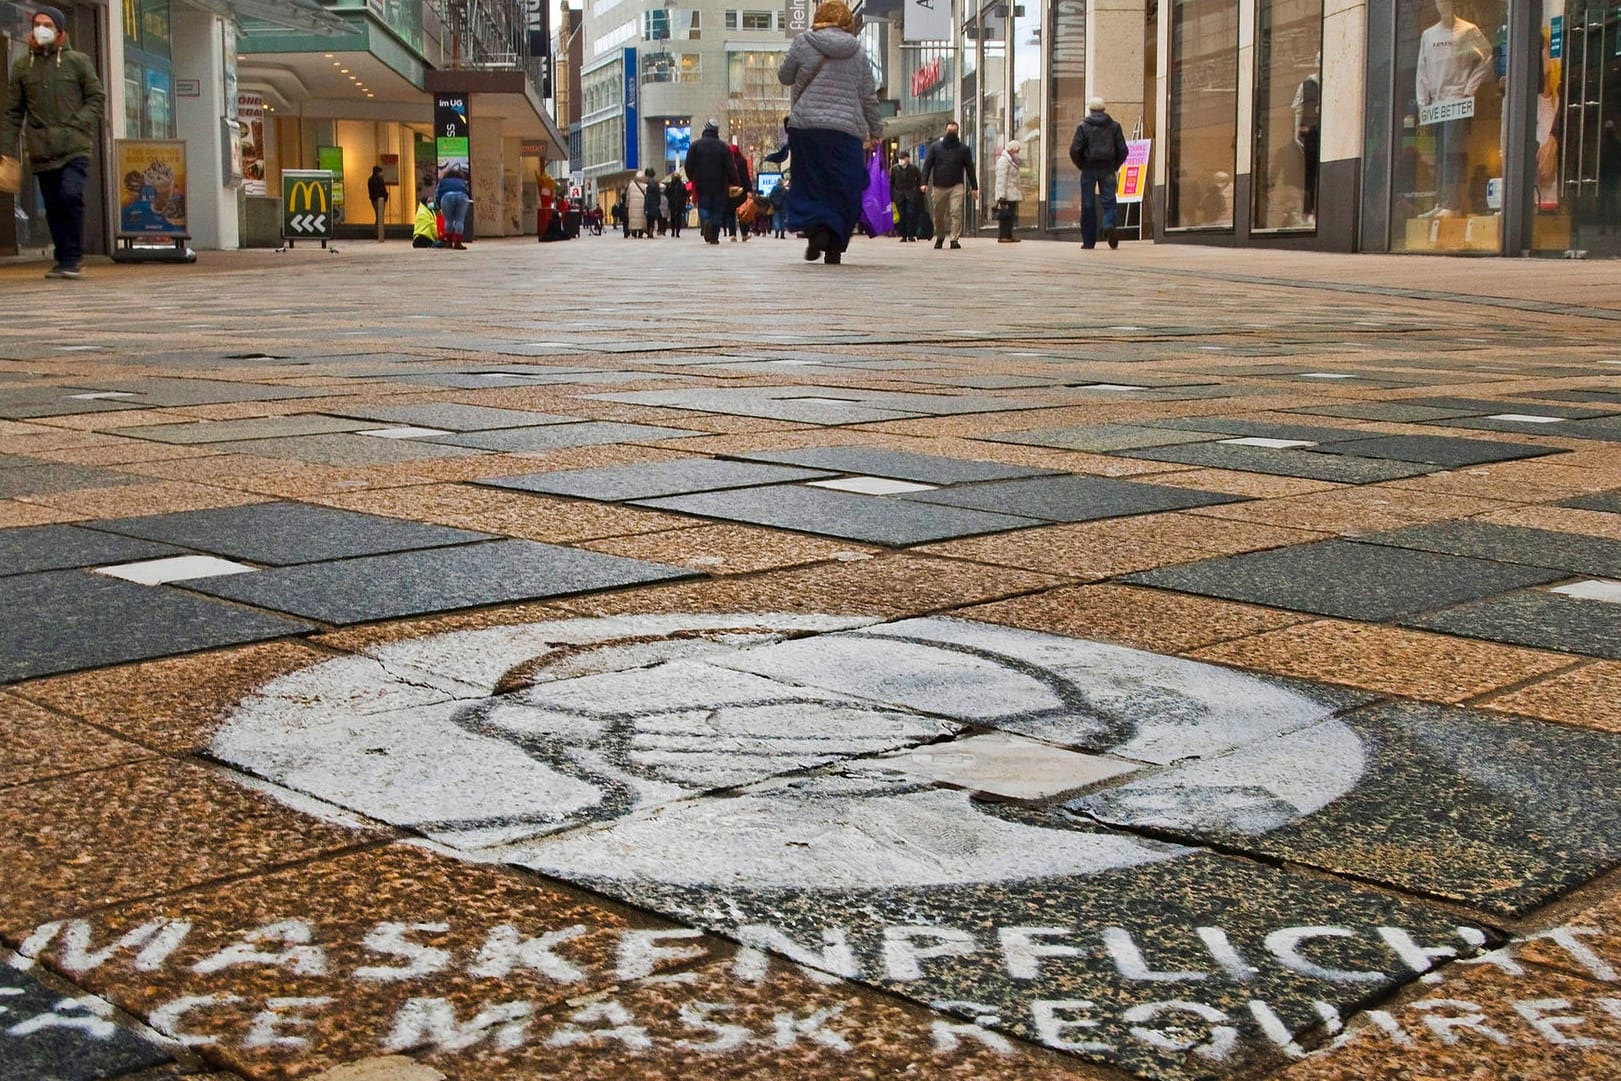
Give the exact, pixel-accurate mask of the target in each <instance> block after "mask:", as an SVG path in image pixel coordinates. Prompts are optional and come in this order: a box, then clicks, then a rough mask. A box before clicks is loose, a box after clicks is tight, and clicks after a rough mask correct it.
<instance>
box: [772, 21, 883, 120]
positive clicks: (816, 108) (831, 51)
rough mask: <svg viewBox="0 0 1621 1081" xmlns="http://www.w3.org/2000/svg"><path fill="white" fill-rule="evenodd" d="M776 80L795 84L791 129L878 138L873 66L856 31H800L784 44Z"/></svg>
mask: <svg viewBox="0 0 1621 1081" xmlns="http://www.w3.org/2000/svg"><path fill="white" fill-rule="evenodd" d="M824 57H825V58H826V63H823V58H824ZM818 64H820V65H821V69H820V70H817V65H818ZM813 73H814V77H813ZM777 80H778V81H779V82H781V83H782V84H783V85H784V86H792V87H793V88H794V106H793V108H792V109H791V110H789V113H788V125H789V126H790V127H794V128H821V129H824V130H832V131H843V132H848V133H849V134H851V135H854V136H855V137H856V138H857V139H869V138H870V139H881V138H883V134H884V122H883V119H882V118H881V117H880V116H879V115H878V92H877V89H876V88H875V87H874V86H873V81H872V65H871V64H869V63H868V62H867V52H866V50H865V49H863V48H862V47H861V42H860V41H859V40H857V39H856V37H855V35H853V34H850V33H849V32H847V31H844V30H840V29H839V28H837V27H833V26H829V27H824V28H822V29H821V30H807V31H805V32H804V33H803V34H800V35H799V36H798V37H796V38H795V39H794V43H793V44H792V45H790V46H789V47H788V55H787V56H785V57H783V61H782V65H781V66H780V67H779V68H777Z"/></svg>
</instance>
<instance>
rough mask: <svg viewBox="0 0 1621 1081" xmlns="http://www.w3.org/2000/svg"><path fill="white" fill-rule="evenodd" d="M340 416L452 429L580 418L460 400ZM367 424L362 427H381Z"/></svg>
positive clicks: (521, 425) (343, 411)
mask: <svg viewBox="0 0 1621 1081" xmlns="http://www.w3.org/2000/svg"><path fill="white" fill-rule="evenodd" d="M335 412H336V413H338V414H339V415H340V416H345V417H360V418H363V419H365V420H372V421H386V422H388V423H390V424H404V425H411V426H413V427H418V428H442V429H444V430H445V431H450V432H475V431H489V430H491V429H494V428H527V427H532V426H534V425H537V424H571V423H574V422H576V421H578V420H579V419H580V418H579V417H565V416H559V415H557V414H555V413H536V412H531V411H529V410H525V409H492V408H490V407H488V406H482V405H460V404H458V403H456V402H430V403H425V404H423V405H391V406H369V407H361V408H355V409H340V410H335ZM378 426H379V425H375V424H363V425H360V427H362V428H373V427H378Z"/></svg>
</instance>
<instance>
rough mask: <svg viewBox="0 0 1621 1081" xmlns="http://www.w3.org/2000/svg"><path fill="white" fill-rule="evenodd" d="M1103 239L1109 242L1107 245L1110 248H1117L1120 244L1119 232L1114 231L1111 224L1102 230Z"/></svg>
mask: <svg viewBox="0 0 1621 1081" xmlns="http://www.w3.org/2000/svg"><path fill="white" fill-rule="evenodd" d="M1103 239H1105V240H1107V241H1108V242H1109V247H1110V248H1111V249H1113V248H1118V247H1119V246H1120V234H1119V233H1117V232H1115V230H1114V227H1113V226H1111V227H1109V228H1108V229H1105V230H1103Z"/></svg>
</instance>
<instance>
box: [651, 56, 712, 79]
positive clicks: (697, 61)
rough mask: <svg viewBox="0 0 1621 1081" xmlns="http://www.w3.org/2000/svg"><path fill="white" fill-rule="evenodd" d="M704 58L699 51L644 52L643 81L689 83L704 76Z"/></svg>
mask: <svg viewBox="0 0 1621 1081" xmlns="http://www.w3.org/2000/svg"><path fill="white" fill-rule="evenodd" d="M701 60H702V58H701V57H700V56H699V55H698V54H697V53H643V54H642V82H643V83H688V82H697V81H698V80H699V79H700V78H702V72H703V69H702V63H701Z"/></svg>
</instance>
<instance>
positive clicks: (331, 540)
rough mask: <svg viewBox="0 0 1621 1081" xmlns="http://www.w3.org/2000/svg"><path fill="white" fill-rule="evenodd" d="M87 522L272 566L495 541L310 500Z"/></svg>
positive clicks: (487, 536)
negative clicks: (324, 505)
mask: <svg viewBox="0 0 1621 1081" xmlns="http://www.w3.org/2000/svg"><path fill="white" fill-rule="evenodd" d="M88 524H89V526H90V528H91V529H98V530H106V531H107V532H109V533H117V534H122V535H124V536H128V537H143V538H145V539H147V540H152V541H163V542H166V543H169V544H175V545H180V546H182V547H185V548H196V549H199V550H201V551H205V552H214V553H216V554H218V555H223V556H230V557H232V558H234V559H246V560H249V561H250V562H253V563H265V564H269V565H271V566H283V565H287V564H292V563H317V562H321V561H324V560H331V559H344V558H347V557H350V556H364V555H378V554H381V553H384V552H401V551H406V550H408V549H413V548H437V547H442V546H445V545H452V544H466V543H469V542H471V541H481V540H489V539H491V535H490V534H488V533H475V532H473V531H472V530H468V529H452V528H450V527H448V526H441V525H432V524H428V523H425V522H413V521H409V520H407V519H403V518H385V517H383V516H381V515H376V514H362V513H360V512H358V511H350V510H337V509H335V508H332V507H317V506H312V505H310V504H308V503H254V504H250V505H248V506H242V507H220V508H217V509H214V510H194V511H180V512H178V513H175V514H154V515H148V516H145V517H140V518H108V519H102V520H100V521H96V522H91V523H88ZM0 538H3V534H0Z"/></svg>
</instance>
